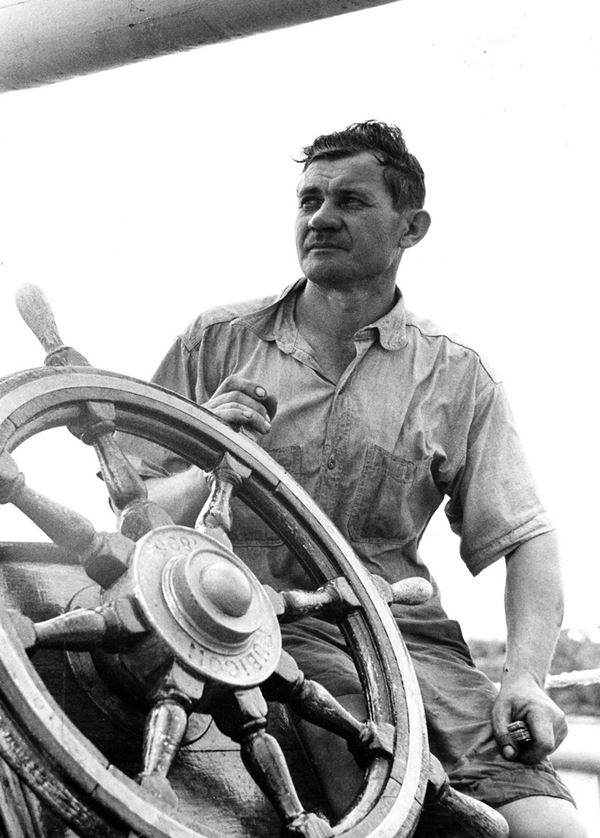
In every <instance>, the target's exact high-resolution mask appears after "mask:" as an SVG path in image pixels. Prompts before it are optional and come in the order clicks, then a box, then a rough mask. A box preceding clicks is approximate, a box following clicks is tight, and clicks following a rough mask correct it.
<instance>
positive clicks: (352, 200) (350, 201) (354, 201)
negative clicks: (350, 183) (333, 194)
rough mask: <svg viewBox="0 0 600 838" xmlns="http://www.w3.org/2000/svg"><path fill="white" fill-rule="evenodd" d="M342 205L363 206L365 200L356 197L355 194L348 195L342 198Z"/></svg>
mask: <svg viewBox="0 0 600 838" xmlns="http://www.w3.org/2000/svg"><path fill="white" fill-rule="evenodd" d="M342 206H345V207H364V206H365V202H364V201H363V200H362V198H358V197H357V196H356V195H348V197H347V198H344V199H343V201H342Z"/></svg>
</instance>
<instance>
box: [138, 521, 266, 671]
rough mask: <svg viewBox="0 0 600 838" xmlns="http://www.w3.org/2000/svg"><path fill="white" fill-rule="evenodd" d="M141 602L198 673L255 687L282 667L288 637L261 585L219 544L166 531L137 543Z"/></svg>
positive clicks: (192, 534)
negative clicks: (283, 646)
mask: <svg viewBox="0 0 600 838" xmlns="http://www.w3.org/2000/svg"><path fill="white" fill-rule="evenodd" d="M130 572H131V579H132V581H133V587H134V594H135V598H136V600H137V601H138V603H139V605H140V606H141V608H142V611H143V612H144V615H145V617H146V619H147V621H148V622H149V623H150V625H151V626H152V628H153V629H154V630H155V632H156V634H157V635H158V636H159V637H160V638H161V640H162V641H163V642H164V643H166V644H167V645H168V646H169V647H170V649H171V651H172V652H173V654H174V655H175V657H176V658H177V659H178V660H179V662H180V663H181V664H182V665H183V666H184V667H185V668H187V669H189V670H191V671H192V672H193V673H195V674H196V675H200V676H201V677H203V678H207V679H210V680H213V681H219V682H221V683H225V684H229V685H232V686H240V687H241V686H244V687H246V686H255V685H257V684H260V683H262V682H263V681H264V680H265V679H266V678H268V676H269V675H270V674H271V673H272V672H273V670H274V669H275V667H276V665H277V662H278V660H279V656H280V653H281V635H280V632H279V624H278V622H277V617H276V616H275V612H274V610H273V607H272V605H271V603H270V601H269V599H268V597H267V595H266V594H265V592H264V590H263V588H262V585H261V584H260V583H259V581H258V580H257V579H256V577H255V576H254V574H253V573H252V572H251V571H250V570H249V569H248V568H247V567H246V565H245V564H244V563H243V562H242V561H241V560H240V559H239V558H238V557H237V556H236V555H235V554H234V553H233V552H232V551H231V550H229V549H228V548H227V547H225V546H224V545H223V544H221V543H220V542H219V541H216V540H215V539H213V538H211V537H210V536H207V535H204V534H202V533H199V532H197V531H196V530H193V529H189V528H187V527H180V526H175V525H170V526H166V527H159V528H158V529H155V530H152V532H150V533H148V534H147V535H146V536H144V537H143V538H142V539H141V540H140V541H139V542H138V545H137V549H136V552H135V555H134V559H133V563H132V567H131V571H130Z"/></svg>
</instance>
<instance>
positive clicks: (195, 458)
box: [0, 286, 506, 838]
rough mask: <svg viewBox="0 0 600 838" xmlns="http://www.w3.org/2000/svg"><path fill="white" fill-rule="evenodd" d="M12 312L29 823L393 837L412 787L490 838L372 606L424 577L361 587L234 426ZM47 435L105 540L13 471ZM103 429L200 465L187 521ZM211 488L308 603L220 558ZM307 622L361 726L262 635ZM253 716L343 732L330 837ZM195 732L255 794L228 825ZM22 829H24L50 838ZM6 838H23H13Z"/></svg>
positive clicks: (219, 522) (31, 304)
mask: <svg viewBox="0 0 600 838" xmlns="http://www.w3.org/2000/svg"><path fill="white" fill-rule="evenodd" d="M20 309H21V313H22V314H23V316H24V317H25V319H26V320H27V322H28V323H29V324H30V325H31V326H32V328H33V329H34V331H35V332H36V334H37V335H38V337H39V338H40V340H41V341H42V343H43V345H44V348H45V349H46V352H47V353H48V354H47V358H46V366H44V367H42V368H39V369H33V370H29V371H25V372H21V373H17V374H15V375H12V376H10V377H8V378H5V379H3V380H2V381H0V502H2V503H12V504H13V505H14V506H16V507H17V508H19V509H20V510H21V511H22V512H24V513H25V514H26V515H27V516H28V517H29V518H30V519H31V520H32V521H33V522H34V523H35V524H37V525H38V526H39V527H40V528H41V529H42V530H43V531H44V532H45V533H46V534H47V535H48V536H49V537H50V538H51V539H52V541H53V542H54V545H56V546H54V547H53V546H51V545H48V546H47V547H43V548H42V547H41V546H40V545H37V547H36V545H31V546H29V547H27V546H23V547H22V549H21V553H22V555H21V559H22V561H20V562H16V564H15V563H13V565H14V567H13V570H12V573H13V576H12V577H11V576H10V574H9V577H8V579H7V580H6V579H5V581H4V583H3V587H4V601H5V607H4V608H3V609H2V613H1V614H0V755H1V756H2V757H3V759H4V761H5V763H6V764H7V765H8V766H10V769H12V771H14V772H16V774H17V775H18V776H19V778H20V781H21V783H20V785H19V783H17V786H18V789H17V791H15V795H17V792H18V794H21V795H22V799H23V801H27V800H30V799H31V792H33V794H34V795H35V796H36V798H39V799H40V800H41V801H42V802H43V804H44V808H45V809H49V810H50V811H51V812H53V813H54V815H51V816H50V817H51V818H54V819H55V821H56V818H58V819H60V821H61V822H64V823H66V824H68V825H69V828H70V829H72V830H73V831H74V832H75V833H76V834H78V835H83V836H89V838H100V836H102V838H125V836H132V838H133V836H144V837H145V838H216V836H217V835H224V834H225V835H230V836H249V838H254V837H255V836H256V838H262V836H268V835H276V834H277V833H278V832H281V834H282V835H285V836H296V835H298V836H308V838H310V837H311V836H330V835H339V836H347V837H348V838H368V836H373V838H375V836H378V838H386V836H389V838H393V836H410V835H412V834H413V833H414V832H415V829H416V828H417V823H418V821H419V817H420V812H421V808H422V805H423V802H424V800H425V796H426V792H427V793H428V794H429V796H430V797H433V798H436V799H438V801H439V800H441V801H442V802H443V807H445V808H446V810H449V809H451V810H453V811H456V812H459V814H460V816H461V817H463V819H464V818H466V821H465V823H466V826H465V831H464V834H471V835H480V836H484V835H485V836H502V835H505V834H506V829H505V825H504V822H503V820H502V819H501V818H500V816H499V815H497V814H496V813H494V812H492V810H488V809H487V807H481V805H480V804H475V803H474V802H473V803H470V802H469V801H467V800H466V799H465V798H464V797H463V796H462V795H457V793H455V792H453V791H451V790H450V789H449V786H448V784H447V782H446V781H445V777H444V775H443V773H442V774H441V775H440V772H439V766H436V765H435V763H434V767H433V770H432V764H431V762H430V756H429V752H428V748H427V737H426V729H425V722H424V715H423V708H422V705H421V700H420V695H419V690H418V686H417V683H416V680H415V676H414V672H413V669H412V666H411V663H410V660H409V657H408V655H407V652H406V649H405V647H404V644H403V642H402V639H401V638H400V635H399V633H398V630H397V628H396V625H395V623H394V620H393V618H392V615H391V612H390V610H389V607H388V604H389V603H391V602H405V603H407V602H408V603H410V602H418V601H422V600H423V598H426V597H427V596H428V590H427V585H428V583H424V582H423V580H404V581H402V582H399V583H397V584H396V585H389V584H388V583H386V582H384V581H383V580H382V579H379V578H377V577H373V576H371V575H370V574H369V573H368V572H367V571H366V570H365V568H364V567H363V566H362V565H361V563H360V561H359V560H358V559H357V557H356V556H355V555H354V553H353V551H352V549H351V548H350V547H349V545H348V544H347V543H346V542H345V541H344V539H343V538H342V537H341V535H340V534H339V533H338V532H337V530H336V529H335V527H333V525H332V524H331V523H330V522H329V521H328V520H327V518H326V517H325V516H324V515H323V513H322V512H320V510H319V509H318V508H317V507H316V505H315V504H314V503H313V502H312V501H311V499H310V498H309V497H308V496H307V495H306V493H305V492H304V491H303V490H302V489H301V488H300V487H299V486H298V485H297V484H296V483H295V482H294V481H293V480H292V479H291V478H290V476H289V475H288V474H287V473H286V472H285V471H284V470H283V469H282V468H281V467H280V466H279V465H278V464H277V463H275V462H274V461H273V460H272V459H271V458H270V457H268V456H267V455H266V454H265V453H264V452H263V451H262V450H261V449H260V447H259V446H258V445H257V444H256V443H255V442H254V441H253V440H251V439H249V438H248V437H247V436H245V435H244V434H243V433H241V432H238V431H235V430H233V429H231V428H230V427H228V426H227V425H225V424H224V423H223V422H221V421H220V420H218V419H217V418H216V417H215V416H213V415H212V414H211V413H209V412H208V411H206V410H203V409H202V408H201V407H198V406H197V405H195V404H193V403H191V402H189V401H187V400H185V399H183V398H181V397H179V396H176V395H174V394H173V393H170V392H168V391H166V390H164V389H162V388H159V387H156V386H154V385H150V384H147V383H144V382H141V381H137V380H134V379H131V378H126V377H124V376H121V375H117V374H115V373H110V372H104V371H99V370H97V369H94V368H91V367H90V366H89V365H88V364H87V361H86V360H85V358H83V357H82V356H81V355H79V353H77V352H76V351H75V350H73V349H71V348H69V347H65V346H64V345H63V344H62V341H61V340H60V337H59V336H58V333H57V331H56V326H55V324H54V320H53V318H52V315H51V313H50V310H49V308H48V307H47V303H46V302H45V300H44V298H43V296H42V295H41V293H40V292H39V291H38V290H37V289H35V288H34V287H32V286H28V287H27V288H26V289H25V290H24V291H23V292H21V295H20ZM58 426H66V427H67V428H69V430H70V431H71V432H72V433H73V434H74V435H75V436H77V437H79V438H80V439H81V440H82V442H83V443H86V444H88V445H91V446H93V447H94V449H95V450H96V452H97V454H98V459H99V462H100V468H101V471H102V476H103V479H104V481H105V484H106V487H107V490H108V493H109V495H110V498H111V501H112V503H113V505H114V507H115V508H116V509H118V510H119V514H118V532H115V533H99V532H96V531H95V529H94V527H93V526H92V524H91V523H90V522H89V521H88V520H87V519H86V518H84V517H83V516H81V515H79V514H78V513H75V512H74V511H72V510H69V509H66V508H64V507H62V506H60V505H59V504H57V503H55V502H54V501H52V500H50V499H48V498H45V497H43V496H41V495H40V494H38V493H37V492H35V491H34V490H33V489H32V488H31V487H29V486H28V485H27V483H26V481H25V478H24V477H23V475H22V474H21V473H20V471H19V469H18V467H17V464H16V462H15V460H14V459H13V456H12V452H13V451H14V450H15V449H16V448H17V447H18V446H19V445H20V444H21V443H22V442H24V441H25V440H27V439H28V438H29V437H31V436H33V435H34V434H37V433H40V432H42V431H44V430H46V429H49V428H54V427H58ZM117 429H118V430H122V431H127V432H128V433H131V434H134V435H138V436H141V437H144V438H146V439H148V440H151V441H152V442H155V443H157V444H159V445H161V446H164V447H167V448H169V449H170V450H171V451H173V452H174V453H176V454H177V455H179V456H181V457H183V458H185V459H186V460H187V461H189V462H190V463H194V464H196V465H199V466H201V467H202V468H204V469H207V470H209V473H210V481H211V486H212V488H211V494H210V497H209V499H208V501H207V503H206V505H205V507H204V509H203V511H202V513H201V514H200V517H199V518H198V521H197V523H196V527H195V528H190V527H183V526H178V525H175V524H173V522H172V521H171V520H170V519H169V516H168V515H167V513H166V512H165V511H164V510H163V509H162V508H160V507H158V506H156V505H155V504H153V503H152V502H150V501H149V500H148V498H147V492H146V489H145V486H144V483H143V482H142V481H141V480H140V479H139V477H138V476H137V474H136V473H135V472H134V471H133V469H132V468H131V466H130V464H129V462H128V460H127V459H126V457H125V456H124V455H123V453H122V451H121V449H120V448H119V445H118V443H117V442H116V440H115V437H114V433H115V430H117ZM233 492H237V493H238V494H239V495H240V497H241V498H242V499H243V500H244V501H245V502H246V503H248V504H249V505H250V506H251V507H252V508H253V509H254V510H255V511H256V512H258V513H259V514H260V515H261V516H262V517H263V518H264V520H265V521H266V522H268V524H269V525H270V526H271V527H272V528H273V530H274V531H276V532H277V533H278V535H279V536H280V537H281V538H282V539H283V540H284V541H285V542H286V543H287V545H288V546H289V547H290V549H291V550H292V551H293V553H294V554H295V556H296V557H297V560H298V561H299V562H300V563H301V564H302V566H303V567H304V568H305V570H306V571H307V573H308V574H309V575H310V577H311V579H312V580H313V583H314V590H312V591H304V590H302V591H284V592H281V591H274V590H272V589H270V588H268V587H267V586H263V585H261V584H260V582H259V581H258V579H257V578H256V577H255V576H254V574H253V573H252V572H251V571H250V570H249V569H248V567H247V566H246V565H245V564H244V563H243V562H242V561H241V560H240V559H239V558H238V557H237V556H236V554H235V553H234V552H233V550H232V548H231V543H230V541H229V538H228V530H229V527H230V525H231V516H230V506H229V503H230V498H231V495H232V493H233ZM53 550H54V551H55V553H58V556H59V558H60V561H58V562H56V563H55V564H54V565H53V564H52V563H50V564H48V563H40V562H36V561H35V556H36V555H37V554H38V553H39V552H40V551H41V552H42V553H43V554H44V555H45V556H46V557H47V558H50V559H52V556H53ZM29 554H31V555H29ZM69 563H70V565H69ZM15 567H16V570H15ZM59 567H60V573H58V570H57V568H59ZM44 573H45V574H46V575H45V577H44ZM44 578H45V579H46V582H44V581H43V580H44ZM44 584H49V585H51V584H54V586H55V589H56V587H57V586H58V588H60V590H61V592H62V594H60V595H58V594H57V598H58V599H61V597H62V601H61V602H60V603H59V606H60V607H58V606H57V607H56V608H55V609H54V611H55V612H56V613H53V612H52V611H51V612H48V609H47V607H44V603H45V605H46V606H47V601H45V600H44V597H43V596H42V597H40V595H39V592H40V590H42V589H43V587H44ZM6 606H8V607H6ZM61 610H62V613H58V612H59V611H61ZM309 614H314V615H323V616H326V617H328V618H331V619H336V620H337V621H338V622H339V624H340V626H341V628H342V631H343V633H344V635H345V637H346V638H347V641H348V644H349V647H350V649H351V650H353V651H354V657H355V661H356V665H357V669H358V671H359V675H360V677H361V681H362V683H363V687H364V693H365V698H366V703H367V706H368V713H369V718H368V720H367V721H359V720H357V719H355V718H354V717H353V716H352V715H351V714H350V713H348V712H347V711H346V710H344V708H343V707H342V706H341V705H340V704H338V702H337V701H336V700H335V699H334V698H333V697H332V696H331V695H329V693H327V691H326V690H324V689H323V688H322V687H321V686H320V685H318V684H317V683H315V682H313V681H310V680H308V679H306V678H304V676H303V674H302V673H301V672H300V670H299V669H298V666H297V665H296V664H295V662H294V660H293V659H292V658H291V657H290V656H289V655H288V654H287V653H286V652H285V651H283V650H282V648H281V636H280V631H279V621H291V620H294V619H297V618H299V617H302V616H305V615H309ZM358 650H360V654H357V651H358ZM30 659H31V660H30ZM65 660H66V661H67V663H66V664H65ZM48 673H50V674H48ZM57 682H58V687H59V688H58V689H57ZM67 682H68V686H67V687H65V684H67ZM267 701H268V702H276V703H286V704H287V706H288V707H289V708H290V709H291V710H292V711H293V713H294V714H296V715H297V716H298V717H300V718H302V719H304V720H307V721H309V722H312V723H313V724H316V725H319V726H321V727H324V728H326V729H328V730H330V731H332V732H334V733H336V734H338V735H339V736H341V737H343V738H344V739H345V740H346V741H347V743H348V747H349V748H350V750H351V751H352V752H353V754H354V755H355V757H356V759H357V761H358V762H359V764H360V765H361V766H362V767H364V781H363V784H362V788H361V790H360V792H359V794H358V796H357V798H356V800H355V802H354V804H353V805H352V806H351V807H350V809H349V810H348V811H347V812H346V813H345V815H344V816H343V817H342V818H341V820H339V821H338V822H336V823H333V824H330V823H329V821H328V820H327V818H326V817H325V816H324V815H323V814H322V812H321V811H320V808H319V806H318V805H317V806H316V809H317V811H310V808H311V807H310V806H306V807H305V804H304V802H301V799H300V795H299V794H298V792H297V790H296V785H295V781H294V780H293V779H292V776H291V774H290V771H289V770H288V765H287V762H286V759H285V757H284V753H283V751H282V749H281V747H280V745H279V742H278V740H277V739H276V738H275V737H274V736H272V735H271V732H269V730H268V729H267V718H268V705H267ZM90 713H91V715H90ZM90 719H91V721H90ZM211 719H212V720H213V721H214V723H215V725H213V726H212V728H213V730H214V728H215V726H216V728H218V732H217V733H216V734H213V736H214V735H218V736H221V737H222V738H225V740H226V741H227V742H229V741H230V740H231V741H232V742H233V743H235V744H232V745H231V746H230V748H231V750H232V752H233V755H234V757H235V758H236V759H238V760H239V756H238V753H239V755H240V756H241V760H242V762H243V765H244V766H245V768H246V769H247V772H248V774H249V776H250V777H252V778H253V780H254V781H255V783H256V785H257V786H258V787H259V788H260V789H261V790H262V793H263V794H264V796H266V798H267V799H268V800H269V801H270V806H267V805H266V804H265V803H263V804H262V807H263V808H262V809H261V811H260V812H258V810H257V811H255V810H254V809H252V812H250V810H249V808H248V807H251V806H255V801H256V796H257V794H258V795H259V797H260V793H259V792H255V793H254V797H252V801H250V798H244V792H243V790H242V791H241V792H239V794H238V798H239V799H238V800H237V801H236V799H235V798H236V794H237V792H234V793H233V797H232V800H231V801H230V802H229V804H228V805H227V807H226V808H227V813H226V817H227V820H226V823H225V824H222V823H219V811H220V813H221V815H222V814H223V810H222V808H221V810H219V807H218V805H216V803H215V796H216V797H218V795H219V794H220V792H221V791H223V789H222V788H221V789H220V788H219V786H218V783H216V782H215V774H214V772H213V771H211V758H212V752H211V747H212V750H213V751H214V750H216V749H215V745H214V739H213V740H210V737H209V740H210V741H212V742H213V744H212V746H211V745H209V746H208V747H207V748H204V749H203V748H202V742H203V741H205V740H206V733H205V731H206V729H207V726H208V724H209V721H210V720H211ZM203 734H204V736H203ZM117 739H118V744H117ZM124 742H125V743H128V744H123V743H124ZM215 759H216V756H215ZM334 769H335V766H332V770H334ZM3 770H5V771H6V769H3ZM12 771H9V775H10V778H12V779H10V783H12V784H13V786H14V784H15V781H14V777H13V774H12ZM248 782H250V781H248ZM298 783H300V785H301V784H302V782H301V780H300V781H298V780H297V781H296V784H298ZM246 785H248V783H246ZM428 789H429V791H428ZM432 789H433V794H432ZM230 791H231V789H230ZM14 799H17V798H16V797H15V798H14ZM262 799H263V798H262V797H261V800H262ZM236 804H237V807H238V809H239V811H237V812H236V811H234V810H235V809H236ZM34 808H35V807H32V811H33V809H34ZM232 810H233V811H232ZM263 810H264V811H267V812H268V814H266V815H264V814H263V813H262V812H263ZM473 813H474V814H475V816H474V817H472V815H473ZM32 818H33V815H32ZM33 819H34V820H35V818H33ZM32 829H33V827H32ZM36 829H37V831H31V833H30V834H31V835H32V836H33V835H36V836H37V835H59V834H61V833H60V832H59V831H56V829H57V827H53V828H52V829H54V830H55V831H52V830H51V829H50V827H48V828H47V831H45V832H44V831H43V829H44V827H43V826H42V827H39V826H38V827H36ZM0 834H1V832H0ZM8 834H9V836H11V833H10V830H8ZM14 834H15V835H17V834H24V835H27V834H28V831H27V827H23V828H22V832H21V833H19V832H18V831H17V830H16V828H15V832H14ZM63 834H64V833H63ZM69 834H71V833H69ZM428 834H429V833H428ZM11 838H12V836H11Z"/></svg>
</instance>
